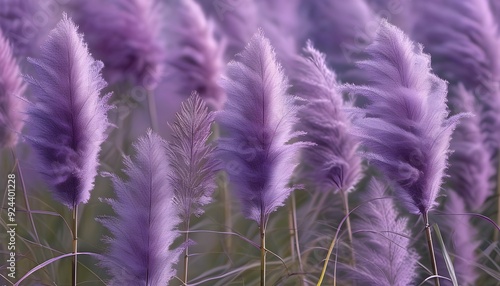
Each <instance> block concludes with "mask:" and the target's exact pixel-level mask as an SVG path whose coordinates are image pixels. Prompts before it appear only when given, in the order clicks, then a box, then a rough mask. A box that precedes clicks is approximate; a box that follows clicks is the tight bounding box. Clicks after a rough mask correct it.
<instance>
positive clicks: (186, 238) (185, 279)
mask: <svg viewBox="0 0 500 286" xmlns="http://www.w3.org/2000/svg"><path fill="white" fill-rule="evenodd" d="M184 243H185V247H186V249H185V252H184V285H188V268H189V247H188V244H189V218H188V219H187V220H186V235H185V239H184Z"/></svg>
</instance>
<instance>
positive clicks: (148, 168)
mask: <svg viewBox="0 0 500 286" xmlns="http://www.w3.org/2000/svg"><path fill="white" fill-rule="evenodd" d="M164 148H165V142H164V141H163V140H162V139H161V138H160V137H159V136H158V135H156V134H154V133H151V132H148V134H147V136H145V137H142V138H140V139H139V140H138V141H137V143H136V144H134V149H135V152H136V155H135V157H134V158H133V159H130V158H129V157H125V166H126V168H125V174H126V175H127V177H128V178H127V180H122V179H120V178H118V177H116V176H112V179H113V185H114V189H115V191H116V199H108V200H106V201H107V202H108V203H109V204H110V205H111V206H112V208H113V210H114V211H115V213H116V217H114V218H110V217H108V218H103V219H101V220H100V221H101V222H102V223H103V225H104V226H105V227H107V228H108V229H109V230H110V231H111V233H112V236H113V237H112V238H107V239H106V241H107V242H108V247H109V248H108V251H107V253H106V259H104V260H102V262H101V263H102V265H103V266H104V267H106V268H107V269H108V270H109V273H110V274H111V275H112V280H111V283H110V285H167V283H168V281H170V279H171V278H172V277H173V276H174V275H175V270H174V268H173V267H174V265H175V264H176V263H177V261H178V259H179V255H180V253H181V252H182V249H180V248H179V249H172V250H170V249H169V248H170V247H171V245H172V243H173V242H174V240H175V239H176V238H177V237H178V236H179V234H178V232H177V230H176V227H177V224H178V223H179V222H180V220H179V218H178V216H177V215H178V212H177V209H176V207H175V205H174V203H173V199H172V198H173V190H172V188H171V186H170V182H169V180H168V175H169V172H170V170H169V166H168V158H167V157H166V155H165V152H164V150H165V149H164ZM138 229H140V230H141V231H139V232H138V231H137V230H138Z"/></svg>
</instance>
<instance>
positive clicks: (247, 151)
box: [217, 32, 304, 223]
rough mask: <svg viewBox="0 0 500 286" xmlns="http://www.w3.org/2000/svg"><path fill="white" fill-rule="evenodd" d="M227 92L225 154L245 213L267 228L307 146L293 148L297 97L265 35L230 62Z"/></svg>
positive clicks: (220, 119)
mask: <svg viewBox="0 0 500 286" xmlns="http://www.w3.org/2000/svg"><path fill="white" fill-rule="evenodd" d="M223 87H224V88H225V90H226V92H227V95H228V101H227V102H226V105H225V108H224V110H223V111H221V113H220V114H219V115H218V119H217V121H218V122H219V124H220V127H221V134H222V136H221V139H220V141H219V148H220V155H221V158H222V159H223V160H224V167H225V170H226V172H227V173H228V175H229V181H230V185H231V188H232V189H233V190H234V191H235V192H237V194H238V195H239V197H240V200H241V203H242V206H243V210H244V214H245V215H246V216H247V217H248V218H250V219H253V220H255V221H257V222H258V223H261V222H262V221H263V222H264V223H265V222H266V221H267V219H268V217H269V215H270V214H271V213H272V212H273V211H275V210H276V209H277V208H278V207H279V206H282V205H283V203H284V201H285V199H286V198H287V197H288V196H289V194H290V192H291V191H292V190H293V188H292V187H290V186H288V183H289V180H290V177H291V175H292V172H293V170H294V169H295V167H296V165H297V163H298V155H299V152H300V148H301V147H302V146H303V145H304V143H302V142H297V143H289V141H290V140H292V139H293V138H295V137H296V136H297V135H298V134H296V133H294V132H293V130H292V129H293V126H294V124H295V123H296V122H297V117H296V113H297V108H296V107H295V106H294V105H293V102H294V100H295V98H294V97H293V96H290V95H288V94H286V89H287V79H286V77H285V75H284V74H283V71H282V68H281V67H280V65H279V64H278V63H277V62H276V60H275V54H274V52H273V49H272V47H271V44H270V43H269V41H268V40H267V39H266V38H265V37H264V36H263V34H262V32H259V33H257V34H255V35H254V36H253V37H252V40H251V41H250V43H249V44H248V46H247V48H246V49H245V50H244V51H243V52H242V53H241V54H239V55H237V59H236V60H235V61H233V62H231V63H229V65H228V68H227V78H224V79H223ZM261 219H262V220H261Z"/></svg>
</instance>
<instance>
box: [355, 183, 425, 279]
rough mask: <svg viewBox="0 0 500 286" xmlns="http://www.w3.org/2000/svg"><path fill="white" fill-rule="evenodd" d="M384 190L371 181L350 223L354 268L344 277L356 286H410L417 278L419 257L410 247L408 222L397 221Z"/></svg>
mask: <svg viewBox="0 0 500 286" xmlns="http://www.w3.org/2000/svg"><path fill="white" fill-rule="evenodd" d="M386 189H387V187H386V186H384V185H383V184H382V183H380V182H378V181H377V180H375V179H372V181H370V183H369V185H368V190H367V192H365V193H363V199H365V200H366V203H365V204H364V205H362V207H361V208H360V209H359V213H358V216H357V217H358V219H355V220H353V231H354V233H355V234H357V235H356V236H355V239H354V245H353V248H354V251H355V257H356V267H355V268H351V267H349V268H347V269H348V272H347V277H349V278H351V279H353V280H354V281H356V283H357V284H358V285H374V286H388V285H390V286H399V285H412V284H413V280H414V279H415V277H416V273H417V272H416V268H417V262H418V259H419V257H418V255H417V254H416V252H415V251H414V250H412V249H411V247H410V239H411V238H410V237H411V232H410V231H409V230H408V228H407V225H408V219H406V218H401V217H399V214H398V211H397V210H396V208H395V206H394V203H393V200H392V199H391V198H390V197H385V193H386ZM379 198H382V199H379Z"/></svg>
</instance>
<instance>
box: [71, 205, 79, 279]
mask: <svg viewBox="0 0 500 286" xmlns="http://www.w3.org/2000/svg"><path fill="white" fill-rule="evenodd" d="M77 251H78V205H75V206H74V207H73V254H74V256H73V260H72V272H71V281H72V282H71V283H72V284H71V285H73V286H76V280H77V279H76V277H77V269H78V256H77V254H76V253H77Z"/></svg>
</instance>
